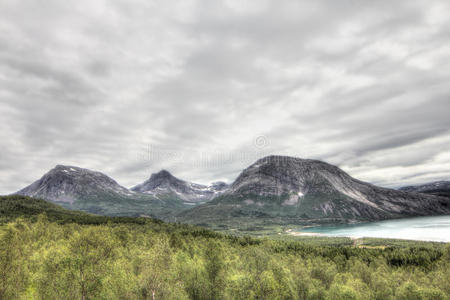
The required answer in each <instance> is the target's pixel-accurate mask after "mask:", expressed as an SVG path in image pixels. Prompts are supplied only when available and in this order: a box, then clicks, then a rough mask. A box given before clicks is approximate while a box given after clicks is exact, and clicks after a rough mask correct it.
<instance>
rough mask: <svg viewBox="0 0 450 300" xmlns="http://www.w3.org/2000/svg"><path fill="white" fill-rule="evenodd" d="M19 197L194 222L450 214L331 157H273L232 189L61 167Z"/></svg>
mask: <svg viewBox="0 0 450 300" xmlns="http://www.w3.org/2000/svg"><path fill="white" fill-rule="evenodd" d="M16 194H19V195H24V196H32V197H37V198H41V199H45V200H48V201H51V202H54V203H57V204H60V205H62V206H64V207H66V208H70V209H77V210H82V211H87V212H90V213H95V214H102V215H112V216H117V215H124V216H151V217H156V218H160V219H165V220H169V221H171V220H177V221H182V222H187V223H194V224H207V225H211V224H214V225H217V224H224V225H239V224H244V223H245V224H304V223H311V222H318V223H324V222H332V223H333V222H334V223H335V222H357V221H370V220H382V219H390V218H400V217H406V216H422V215H439V214H450V199H449V198H445V197H442V196H440V194H432V193H431V194H425V193H419V192H418V190H415V191H409V190H407V189H406V188H403V189H401V190H393V189H387V188H381V187H377V186H374V185H371V184H369V183H366V182H362V181H359V180H357V179H355V178H353V177H351V176H350V175H348V174H347V173H345V172H344V171H342V170H341V169H339V168H338V167H336V166H333V165H330V164H328V163H325V162H321V161H317V160H309V159H300V158H294V157H288V156H268V157H265V158H262V159H260V160H258V161H257V162H255V163H254V164H252V165H251V166H249V167H248V168H246V169H245V170H243V171H242V173H241V174H240V175H239V176H238V177H237V179H236V180H235V181H234V182H233V183H232V184H231V185H230V186H228V185H227V184H226V183H224V182H216V183H213V184H211V185H209V186H207V185H201V184H196V183H191V182H187V181H184V180H181V179H178V178H176V177H175V176H173V175H172V174H170V172H168V171H166V170H162V171H160V172H158V173H154V174H152V175H151V176H150V178H149V179H147V180H146V181H144V182H143V183H141V184H138V185H136V186H134V187H132V188H131V189H127V188H125V187H123V186H121V185H119V184H118V183H117V182H116V181H114V180H113V179H111V178H110V177H108V176H107V175H105V174H103V173H100V172H95V171H91V170H88V169H82V168H78V167H73V166H62V165H58V166H56V167H55V168H53V169H52V170H50V171H49V172H47V173H46V174H44V176H42V178H40V179H39V180H37V181H36V182H34V183H32V184H31V185H29V186H27V187H25V188H24V189H22V190H20V191H18V192H17V193H16Z"/></svg>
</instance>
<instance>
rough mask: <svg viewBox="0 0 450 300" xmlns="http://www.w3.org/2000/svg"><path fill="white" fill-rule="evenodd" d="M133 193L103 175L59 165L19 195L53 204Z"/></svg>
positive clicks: (19, 192)
mask: <svg viewBox="0 0 450 300" xmlns="http://www.w3.org/2000/svg"><path fill="white" fill-rule="evenodd" d="M99 193H104V194H117V195H121V196H129V195H130V194H131V192H130V191H129V190H128V189H127V188H125V187H123V186H121V185H119V184H118V183H117V182H116V181H114V180H113V179H112V178H110V177H108V176H106V175H105V174H103V173H100V172H96V171H91V170H88V169H83V168H79V167H74V166H63V165H57V166H56V167H54V168H53V169H51V170H50V171H49V172H47V173H46V174H45V175H44V176H42V178H41V179H39V180H37V181H35V182H34V183H32V184H31V185H29V186H27V187H25V188H24V189H22V190H20V191H18V192H17V194H19V195H24V196H31V197H36V198H42V199H45V200H49V201H52V202H63V203H70V204H71V203H73V202H74V201H76V200H77V199H80V198H82V197H84V196H86V195H92V194H99Z"/></svg>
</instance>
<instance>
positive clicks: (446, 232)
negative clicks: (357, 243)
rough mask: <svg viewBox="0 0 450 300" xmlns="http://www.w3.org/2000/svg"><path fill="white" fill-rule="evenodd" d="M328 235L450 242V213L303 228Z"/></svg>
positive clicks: (302, 230) (303, 230)
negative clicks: (447, 214)
mask: <svg viewBox="0 0 450 300" xmlns="http://www.w3.org/2000/svg"><path fill="white" fill-rule="evenodd" d="M300 232H314V233H319V234H323V235H326V236H341V237H342V236H344V237H376V238H392V239H408V240H421V241H437V242H450V215H449V216H435V217H415V218H406V219H398V220H387V221H379V222H369V223H360V224H354V225H336V226H321V227H310V228H304V229H301V230H300Z"/></svg>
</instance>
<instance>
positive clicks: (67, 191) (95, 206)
mask: <svg viewBox="0 0 450 300" xmlns="http://www.w3.org/2000/svg"><path fill="white" fill-rule="evenodd" d="M16 194H18V195H24V196H30V197H35V198H41V199H45V200H48V201H51V202H54V203H57V204H60V205H62V206H63V207H66V208H69V209H76V210H82V211H87V212H90V213H95V214H102V215H113V216H114V215H123V216H139V215H143V216H152V217H158V218H164V217H166V216H168V215H171V214H174V213H176V212H179V211H181V210H183V209H186V206H185V205H183V203H182V202H181V201H178V200H177V199H158V198H156V197H154V196H152V195H149V194H143V193H136V192H133V191H130V190H128V189H127V188H125V187H123V186H121V185H119V184H118V183H117V182H116V181H114V180H113V179H112V178H110V177H108V176H107V175H105V174H103V173H100V172H96V171H91V170H88V169H83V168H79V167H74V166H63V165H57V166H56V167H55V168H53V169H51V170H50V171H49V172H47V173H46V174H45V175H44V176H42V178H40V179H39V180H37V181H35V182H34V183H32V184H31V185H29V186H27V187H25V188H24V189H22V190H20V191H18V192H17V193H16Z"/></svg>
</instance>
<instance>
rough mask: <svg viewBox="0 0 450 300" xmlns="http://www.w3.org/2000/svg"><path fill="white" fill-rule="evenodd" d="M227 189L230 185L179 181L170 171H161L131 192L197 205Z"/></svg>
mask: <svg viewBox="0 0 450 300" xmlns="http://www.w3.org/2000/svg"><path fill="white" fill-rule="evenodd" d="M227 188H228V185H227V184H226V183H224V182H215V183H213V184H211V185H209V186H206V185H202V184H197V183H192V182H187V181H184V180H181V179H178V178H176V177H175V176H173V175H172V174H170V173H169V172H168V171H166V170H161V171H160V172H158V173H154V174H152V175H151V176H150V178H149V179H148V180H146V181H145V182H143V183H141V184H139V185H137V186H135V187H133V188H131V190H132V191H135V192H140V193H146V194H150V195H153V196H155V197H161V196H164V197H173V198H179V199H180V200H182V201H183V202H184V203H185V204H191V205H195V204H198V203H205V202H207V201H209V200H211V199H212V198H214V197H216V196H218V195H220V194H221V193H223V192H224V191H225V190H226V189H227Z"/></svg>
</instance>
